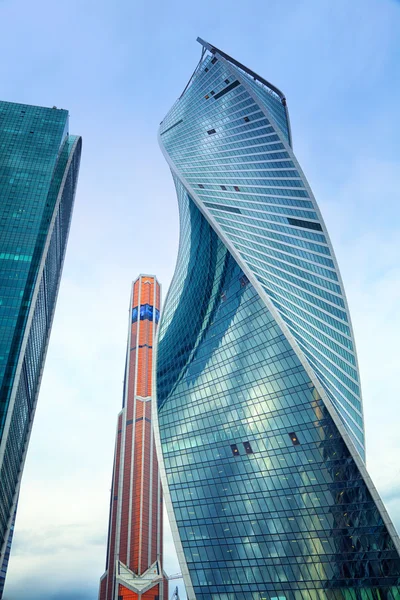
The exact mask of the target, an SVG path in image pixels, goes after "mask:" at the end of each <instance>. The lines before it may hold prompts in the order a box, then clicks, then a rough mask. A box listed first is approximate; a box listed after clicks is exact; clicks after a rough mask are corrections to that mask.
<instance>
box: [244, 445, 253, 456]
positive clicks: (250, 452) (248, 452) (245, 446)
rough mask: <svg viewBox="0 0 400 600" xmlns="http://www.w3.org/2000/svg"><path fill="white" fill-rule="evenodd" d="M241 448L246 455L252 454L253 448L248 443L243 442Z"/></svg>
mask: <svg viewBox="0 0 400 600" xmlns="http://www.w3.org/2000/svg"><path fill="white" fill-rule="evenodd" d="M243 446H244V449H245V450H246V454H253V448H252V447H251V446H250V442H243Z"/></svg>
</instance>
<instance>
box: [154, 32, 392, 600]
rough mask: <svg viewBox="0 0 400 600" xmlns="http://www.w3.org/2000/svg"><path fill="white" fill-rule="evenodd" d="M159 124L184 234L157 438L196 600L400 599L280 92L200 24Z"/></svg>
mask: <svg viewBox="0 0 400 600" xmlns="http://www.w3.org/2000/svg"><path fill="white" fill-rule="evenodd" d="M199 41H200V42H201V44H202V46H203V50H202V56H201V60H200V62H199V64H198V66H197V68H196V70H195V72H194V74H193V76H192V78H191V79H190V81H189V83H188V85H187V86H186V88H185V90H184V92H183V94H182V95H181V96H180V98H179V99H178V100H177V101H176V103H175V104H174V106H173V108H172V109H171V110H170V112H169V113H168V115H167V116H166V118H165V119H164V120H163V122H162V123H161V126H160V131H159V141H160V145H161V148H162V151H163V153H164V155H165V158H166V160H167V161H168V164H169V166H170V168H171V171H172V175H173V178H174V182H175V186H176V190H177V196H178V203H179V211H180V227H181V237H180V247H179V254H178V261H177V266H176V271H175V274H174V278H173V281H172V284H171V288H170V290H169V292H168V295H167V299H166V304H165V308H164V312H163V316H162V319H161V323H160V331H159V338H158V351H157V352H158V355H157V366H156V381H157V406H156V407H155V409H154V415H155V421H156V426H155V427H156V444H157V445H158V453H159V457H160V459H161V475H162V481H163V488H164V494H165V497H166V503H167V509H168V512H169V517H170V521H171V527H172V532H173V535H174V540H175V544H176V547H177V551H178V557H179V560H180V564H181V569H182V573H183V576H184V580H185V585H186V589H187V592H188V598H189V600H210V599H211V600H242V599H243V598H245V599H246V600H247V599H249V600H250V599H251V600H260V599H261V598H262V599H264V600H326V599H327V600H383V599H384V600H395V599H399V598H400V587H399V583H400V579H399V576H400V559H399V548H400V544H399V538H398V536H397V534H396V531H395V530H394V528H393V525H392V523H391V521H390V518H389V516H388V514H387V512H386V510H385V508H384V506H383V504H382V502H381V500H380V498H379V497H378V495H377V492H376V490H375V488H374V487H373V484H372V482H371V480H370V478H369V476H368V474H367V472H366V469H365V462H364V459H365V445H364V427H363V413H362V403H361V391H360V383H359V374H358V367H357V358H356V354H355V346H354V339H353V333H352V328H351V322H350V315H349V311H348V307H347V303H346V298H345V293H344V289H343V285H342V281H341V278H340V273H339V270H338V266H337V263H336V259H335V256H334V253H333V249H332V246H331V243H330V241H329V236H328V233H327V231H326V228H325V225H324V222H323V219H322V217H321V214H320V211H319V209H318V206H317V204H316V201H315V198H314V197H313V194H312V191H311V189H310V187H309V185H308V183H307V180H306V179H305V176H304V174H303V172H302V170H301V168H300V166H299V164H298V162H297V160H296V158H295V156H294V153H293V149H292V137H291V130H290V123H289V116H288V110H287V105H286V99H285V97H284V95H283V94H282V92H280V90H278V89H277V88H276V87H275V86H273V85H272V84H270V83H269V82H268V81H266V80H265V79H263V78H262V77H259V76H258V75H257V74H256V73H254V72H252V71H250V70H249V69H247V68H246V67H244V66H243V65H241V64H240V63H238V62H237V61H235V60H234V59H233V58H231V57H229V56H228V55H226V54H225V53H224V52H222V51H220V50H218V49H217V48H215V47H213V46H210V45H209V44H207V43H206V42H203V41H202V40H199Z"/></svg>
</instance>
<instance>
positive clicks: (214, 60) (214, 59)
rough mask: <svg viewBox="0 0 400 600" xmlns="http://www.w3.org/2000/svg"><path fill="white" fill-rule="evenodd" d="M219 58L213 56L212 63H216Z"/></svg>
mask: <svg viewBox="0 0 400 600" xmlns="http://www.w3.org/2000/svg"><path fill="white" fill-rule="evenodd" d="M217 60H218V58H215V56H214V58H213V59H212V61H211V64H212V65H215V63H216V62H217Z"/></svg>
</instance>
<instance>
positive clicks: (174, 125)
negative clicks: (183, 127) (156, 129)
mask: <svg viewBox="0 0 400 600" xmlns="http://www.w3.org/2000/svg"><path fill="white" fill-rule="evenodd" d="M182 121H183V119H179V121H177V122H176V123H174V124H173V125H171V127H167V129H164V131H163V132H162V133H160V135H164V133H167V131H170V129H173V128H174V127H176V126H177V125H179V123H182ZM161 123H162V121H161ZM161 123H160V125H161Z"/></svg>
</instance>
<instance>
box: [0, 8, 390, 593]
mask: <svg viewBox="0 0 400 600" xmlns="http://www.w3.org/2000/svg"><path fill="white" fill-rule="evenodd" d="M0 22H1V24H2V35H1V37H0V52H1V57H2V59H1V61H0V81H1V88H2V89H1V98H2V99H4V100H9V101H15V102H26V103H31V104H39V105H43V106H53V105H56V106H58V107H59V108H67V109H69V111H70V124H71V125H70V131H71V133H78V134H81V135H82V136H83V157H82V164H81V174H80V181H79V187H78V193H77V198H76V207H75V213H74V217H73V223H72V230H71V236H70V240H69V246H68V251H67V259H66V264H65V269H64V274H63V280H62V284H61V289H60V295H59V301H58V306H57V312H56V318H55V322H54V327H53V332H52V338H51V343H50V347H49V352H48V357H47V363H46V369H45V373H44V377H43V384H42V390H41V396H40V400H39V407H38V410H37V414H36V420H35V425H34V429H33V434H32V439H31V444H30V448H29V453H28V459H27V462H26V468H25V472H24V478H23V485H22V490H21V497H20V506H19V514H18V518H17V524H16V534H15V542H14V547H13V554H12V557H11V562H10V567H9V576H8V581H7V586H6V594H5V598H6V600H7V599H8V600H22V599H25V598H26V597H27V594H28V593H29V598H31V600H39V599H40V600H72V599H74V600H95V599H96V598H97V589H98V578H99V577H100V575H101V574H102V572H103V569H104V560H105V542H106V531H107V519H108V501H109V488H110V479H111V468H112V458H113V445H114V433H115V420H116V415H117V412H118V411H119V409H120V405H121V396H122V378H123V367H124V352H125V341H126V326H127V309H128V301H129V289H130V282H131V280H132V279H135V278H136V276H137V274H138V273H140V272H149V273H154V274H156V275H157V276H158V278H159V280H160V281H161V282H162V284H163V289H164V296H165V293H166V291H167V288H168V285H169V282H170V278H171V276H172V273H173V269H174V264H175V258H176V251H177V245H178V214H177V206H176V198H175V192H174V189H173V184H172V179H171V177H170V174H169V171H168V168H167V165H166V163H165V161H164V159H163V157H162V155H161V152H160V150H159V148H158V145H157V127H158V124H159V122H160V121H161V119H162V118H163V117H164V116H165V114H166V112H167V111H168V110H169V108H170V106H171V105H172V103H173V102H174V100H175V99H176V97H177V96H178V95H179V94H180V92H181V91H182V89H183V88H184V86H185V84H186V82H187V80H188V78H189V77H190V75H191V73H192V71H193V69H194V67H195V65H196V63H197V61H198V59H199V56H200V46H199V45H198V44H197V43H196V37H197V36H198V35H200V36H201V37H203V38H204V39H206V40H208V41H210V42H211V43H213V44H215V45H216V46H218V47H220V48H222V49H224V50H225V51H226V52H227V53H229V54H231V55H233V56H234V57H236V58H237V59H238V60H240V61H241V62H243V63H244V64H246V65H248V66H249V67H251V68H252V69H253V70H255V71H256V72H259V73H260V74H261V75H263V76H264V77H266V78H267V79H268V80H270V81H271V82H273V83H275V84H276V85H277V86H278V87H279V88H280V89H282V90H283V91H284V92H285V94H286V97H287V100H288V106H289V111H290V117H291V123H292V131H293V141H294V149H295V152H296V154H297V157H298V159H299V161H300V163H301V165H302V167H303V169H304V171H305V173H306V175H307V177H308V178H309V181H310V184H311V186H312V188H313V190H314V193H315V195H316V198H317V200H318V202H319V203H320V206H321V209H322V212H323V215H324V217H325V220H326V223H327V226H328V229H329V231H330V234H331V238H332V241H333V245H334V247H335V250H336V253H337V257H338V261H339V265H340V267H341V271H342V275H343V279H344V283H345V286H346V290H347V295H348V300H349V304H350V310H351V313H352V317H353V324H354V329H355V335H356V342H357V349H358V355H359V361H360V368H361V377H362V384H363V393H364V410H365V419H366V432H367V460H368V468H369V471H370V474H371V476H372V478H373V480H374V482H375V483H376V485H377V487H378V489H379V491H380V493H381V494H382V496H383V499H384V501H385V502H386V505H387V507H388V510H389V512H390V514H391V516H392V518H393V519H394V521H395V523H396V525H397V528H398V529H399V528H400V466H399V465H400V436H399V435H398V427H399V420H398V377H397V374H398V339H399V337H400V311H399V309H398V307H399V303H400V265H399V256H400V252H399V240H400V225H399V223H400V220H399V203H398V197H399V195H398V177H399V172H400V164H399V163H400V158H399V154H400V153H399V150H400V144H399V139H400V135H399V134H400V131H399V129H400V126H399V117H398V107H399V106H400V77H399V64H400V3H399V2H396V1H395V0H353V1H352V2H349V1H348V0H336V1H335V2H332V1H331V0H288V1H286V2H282V1H281V0H268V1H266V0H249V2H247V3H243V2H234V1H233V2H232V1H229V2H228V1H227V0H219V1H218V2H216V1H215V0H212V1H211V0H203V1H202V2H201V3H191V2H187V1H186V2H184V1H183V0H168V2H165V1H164V2H163V1H160V0H153V2H151V3H150V2H145V1H144V0H135V1H134V2H133V1H132V0H118V1H114V2H110V1H108V2H106V1H105V0H96V1H94V0H70V1H69V2H68V3H61V2H55V1H54V0H51V1H50V0H36V1H35V2H31V1H28V0H0ZM166 555H167V561H166V568H167V571H168V572H170V573H172V572H176V571H178V570H179V567H178V564H177V562H176V559H175V558H174V553H173V545H172V542H171V539H170V537H169V536H167V539H166ZM182 587H183V586H182V585H181V591H183V589H182ZM171 593H172V591H171ZM183 597H184V595H183V594H182V598H183Z"/></svg>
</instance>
